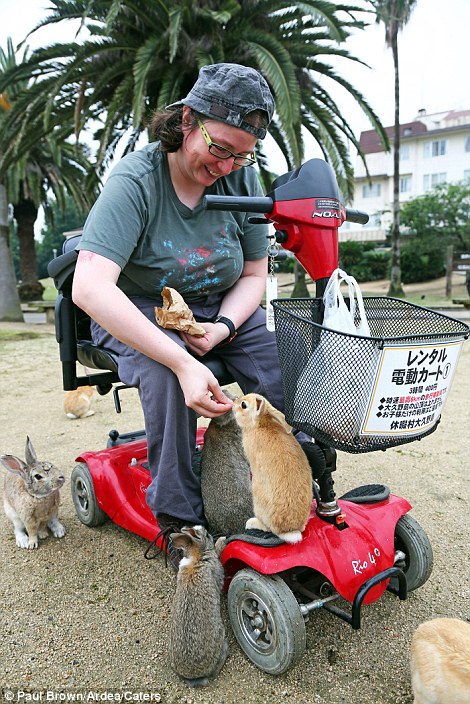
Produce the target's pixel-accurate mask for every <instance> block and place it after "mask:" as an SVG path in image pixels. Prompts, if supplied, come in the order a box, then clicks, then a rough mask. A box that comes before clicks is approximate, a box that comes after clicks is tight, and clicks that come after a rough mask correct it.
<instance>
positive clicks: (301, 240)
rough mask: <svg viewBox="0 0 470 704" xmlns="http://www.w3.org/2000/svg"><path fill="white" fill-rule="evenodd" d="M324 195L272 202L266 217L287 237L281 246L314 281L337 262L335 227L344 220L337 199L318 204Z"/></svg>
mask: <svg viewBox="0 0 470 704" xmlns="http://www.w3.org/2000/svg"><path fill="white" fill-rule="evenodd" d="M324 200H325V199H319V198H304V199H302V200H288V201H280V202H275V203H274V208H273V210H272V212H271V213H269V214H268V215H267V216H266V217H268V218H269V219H270V220H272V221H273V224H274V227H275V229H276V230H283V231H284V232H285V233H286V234H287V240H286V241H285V242H283V243H282V246H283V247H284V249H288V250H289V251H291V252H292V253H293V254H295V257H296V259H298V260H299V262H300V263H301V264H302V265H303V267H304V268H305V269H306V271H307V272H308V273H309V274H310V276H311V277H312V280H313V281H317V280H318V279H324V278H329V277H330V276H331V274H332V273H333V272H334V270H335V269H336V268H337V266H338V227H340V226H341V225H342V224H343V222H344V220H345V217H346V215H345V210H344V207H343V206H342V205H341V204H340V202H339V201H334V200H333V199H329V200H330V203H331V204H330V207H329V208H328V209H325V208H324V207H319V206H317V203H318V202H319V201H320V202H323V201H324Z"/></svg>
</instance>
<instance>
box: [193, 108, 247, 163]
mask: <svg viewBox="0 0 470 704" xmlns="http://www.w3.org/2000/svg"><path fill="white" fill-rule="evenodd" d="M197 124H198V125H199V129H200V130H201V132H202V136H203V137H204V141H205V142H206V144H207V148H208V150H209V153H210V154H212V155H213V156H216V157H217V158H218V159H230V158H233V163H234V164H236V165H237V166H251V165H252V164H255V163H256V158H255V155H254V152H250V155H249V156H243V154H234V153H233V152H231V151H230V149H226V148H225V147H221V146H220V144H216V143H215V142H213V141H212V139H211V138H210V136H209V132H208V131H207V130H206V128H205V127H204V124H203V123H202V122H201V120H200V119H199V118H197Z"/></svg>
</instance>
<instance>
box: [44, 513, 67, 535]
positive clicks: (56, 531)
mask: <svg viewBox="0 0 470 704" xmlns="http://www.w3.org/2000/svg"><path fill="white" fill-rule="evenodd" d="M47 525H48V526H49V528H50V529H51V533H52V535H53V536H54V538H63V537H64V535H65V528H64V526H63V525H62V523H61V522H60V521H58V520H57V518H51V520H50V521H49V523H48V524H47Z"/></svg>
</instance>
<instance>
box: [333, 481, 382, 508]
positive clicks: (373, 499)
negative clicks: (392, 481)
mask: <svg viewBox="0 0 470 704" xmlns="http://www.w3.org/2000/svg"><path fill="white" fill-rule="evenodd" d="M389 496H390V489H389V488H388V486H385V484H366V485H365V486H358V487H356V488H355V489H351V490H350V491H347V492H346V493H345V494H343V496H341V499H344V500H346V501H351V502H352V503H353V504H376V503H378V502H379V501H385V500H386V499H388V497H389Z"/></svg>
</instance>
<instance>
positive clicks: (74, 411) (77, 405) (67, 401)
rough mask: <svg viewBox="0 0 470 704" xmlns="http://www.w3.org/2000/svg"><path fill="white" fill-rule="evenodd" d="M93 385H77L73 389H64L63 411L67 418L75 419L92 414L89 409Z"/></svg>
mask: <svg viewBox="0 0 470 704" xmlns="http://www.w3.org/2000/svg"><path fill="white" fill-rule="evenodd" d="M94 393H95V389H94V387H93V386H79V387H78V388H77V389H75V391H66V392H65V396H64V413H65V415H66V416H67V418H70V419H71V420H76V419H77V418H88V416H92V415H94V413H95V412H94V411H93V410H92V409H91V403H92V401H93V394H94Z"/></svg>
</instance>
